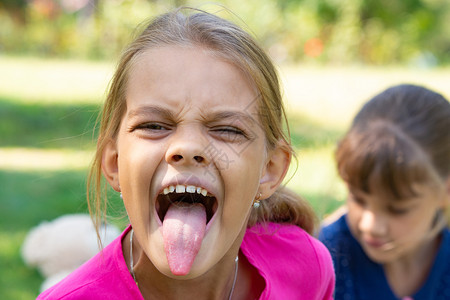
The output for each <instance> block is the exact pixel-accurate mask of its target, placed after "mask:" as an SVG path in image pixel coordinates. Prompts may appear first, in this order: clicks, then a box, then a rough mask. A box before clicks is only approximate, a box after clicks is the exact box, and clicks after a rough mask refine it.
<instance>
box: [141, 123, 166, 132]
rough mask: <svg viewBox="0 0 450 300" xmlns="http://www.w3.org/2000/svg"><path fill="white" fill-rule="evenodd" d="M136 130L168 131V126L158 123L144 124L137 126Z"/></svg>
mask: <svg viewBox="0 0 450 300" xmlns="http://www.w3.org/2000/svg"><path fill="white" fill-rule="evenodd" d="M136 129H148V130H156V131H158V130H168V128H167V127H166V126H163V125H161V124H158V123H144V124H140V125H138V126H136Z"/></svg>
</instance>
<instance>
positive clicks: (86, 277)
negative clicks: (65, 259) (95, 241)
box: [37, 228, 135, 299]
mask: <svg viewBox="0 0 450 300" xmlns="http://www.w3.org/2000/svg"><path fill="white" fill-rule="evenodd" d="M127 231H128V228H127V230H125V231H124V233H122V235H121V236H120V237H118V238H116V239H115V240H114V241H113V242H112V243H111V244H109V245H108V246H107V247H106V248H105V249H103V250H102V251H101V252H99V253H98V254H97V255H96V256H94V257H93V258H91V259H90V260H89V261H87V262H86V263H85V264H83V265H82V266H81V267H79V268H78V269H76V270H75V271H74V272H72V273H71V274H70V275H68V276H67V277H66V278H64V279H63V280H62V281H60V282H59V283H57V284H56V285H54V286H52V287H51V288H49V289H48V290H46V291H44V292H43V293H42V294H40V295H39V296H38V298H37V299H102V298H103V299H115V298H111V296H112V295H116V296H117V297H118V295H120V294H121V293H123V292H124V291H126V290H127V289H129V288H130V287H131V288H132V287H133V284H134V281H133V279H132V278H131V275H129V273H128V271H127V267H126V264H125V260H124V259H123V254H122V243H121V240H122V238H123V236H124V235H125V234H126V233H127ZM134 285H135V284H134ZM122 295H123V294H122Z"/></svg>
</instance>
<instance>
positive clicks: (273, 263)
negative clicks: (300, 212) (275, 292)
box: [241, 223, 334, 299]
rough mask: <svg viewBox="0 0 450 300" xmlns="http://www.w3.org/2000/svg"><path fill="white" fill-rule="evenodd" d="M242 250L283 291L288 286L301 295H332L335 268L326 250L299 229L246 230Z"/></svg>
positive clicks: (265, 227) (269, 226) (267, 227)
mask: <svg viewBox="0 0 450 300" xmlns="http://www.w3.org/2000/svg"><path fill="white" fill-rule="evenodd" d="M241 249H242V251H243V252H244V254H245V255H246V257H247V258H248V259H249V261H250V262H251V263H252V264H253V265H254V266H255V267H256V268H258V269H259V271H260V272H261V273H265V274H267V277H266V281H267V280H268V279H267V278H270V280H271V281H272V282H271V283H273V284H274V286H275V287H284V288H286V286H287V285H289V283H291V284H292V285H293V286H295V287H296V288H297V289H299V290H300V292H301V293H305V292H306V291H309V292H311V293H312V294H311V295H320V294H321V293H323V294H321V295H322V296H321V298H320V299H323V298H324V297H323V296H324V295H325V294H326V293H329V294H330V295H331V293H332V289H333V286H334V269H333V264H332V260H331V256H330V254H329V252H328V250H327V249H326V247H325V246H324V245H323V244H322V243H321V242H320V241H318V240H317V239H315V238H314V237H312V236H311V235H309V234H308V233H307V232H305V231H304V230H303V229H301V228H300V227H298V226H295V225H290V224H276V223H268V224H266V225H257V226H255V227H252V228H249V229H248V230H247V232H246V235H245V237H244V241H243V243H242V247H241ZM269 274H270V275H269ZM297 295H298V294H297ZM308 295H309V294H308ZM315 297H316V296H314V297H313V296H308V297H306V296H305V299H316V298H315ZM283 299H290V298H289V297H288V298H283ZM325 299H328V298H326V297H325Z"/></svg>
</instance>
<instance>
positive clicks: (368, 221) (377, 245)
mask: <svg viewBox="0 0 450 300" xmlns="http://www.w3.org/2000/svg"><path fill="white" fill-rule="evenodd" d="M349 190H350V193H349V198H348V201H347V203H348V215H347V221H348V224H349V227H350V230H351V232H352V234H353V235H354V236H355V238H356V239H357V240H358V241H359V243H360V245H361V246H362V248H363V249H364V251H365V252H366V254H367V255H368V256H369V257H370V258H371V259H372V260H373V261H375V262H378V263H381V264H385V263H389V262H393V261H397V260H398V259H401V258H405V257H408V256H409V255H413V256H414V254H415V253H417V252H416V251H419V250H420V249H421V247H422V246H424V245H426V244H429V242H430V240H429V238H430V235H429V233H430V231H431V230H432V228H433V225H434V221H435V217H436V213H437V212H438V210H439V209H441V208H443V205H444V201H445V200H444V198H445V192H443V193H438V192H436V189H433V187H430V186H429V185H419V186H416V191H417V192H418V196H417V197H413V198H410V199H405V200H402V201H396V200H393V199H388V198H387V197H383V195H382V194H380V193H379V192H377V193H373V194H370V195H369V194H365V193H362V192H360V191H352V189H351V188H350V189H349Z"/></svg>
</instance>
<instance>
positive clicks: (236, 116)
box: [210, 111, 257, 124]
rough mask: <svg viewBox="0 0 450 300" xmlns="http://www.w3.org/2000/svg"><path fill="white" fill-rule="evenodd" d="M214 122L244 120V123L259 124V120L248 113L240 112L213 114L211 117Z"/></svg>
mask: <svg viewBox="0 0 450 300" xmlns="http://www.w3.org/2000/svg"><path fill="white" fill-rule="evenodd" d="M210 119H212V120H216V119H219V120H224V119H236V120H242V121H243V122H244V123H248V124H254V123H257V120H256V119H255V118H254V117H253V116H251V115H249V114H246V113H243V112H240V111H220V112H216V113H213V114H212V116H211V117H210Z"/></svg>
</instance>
